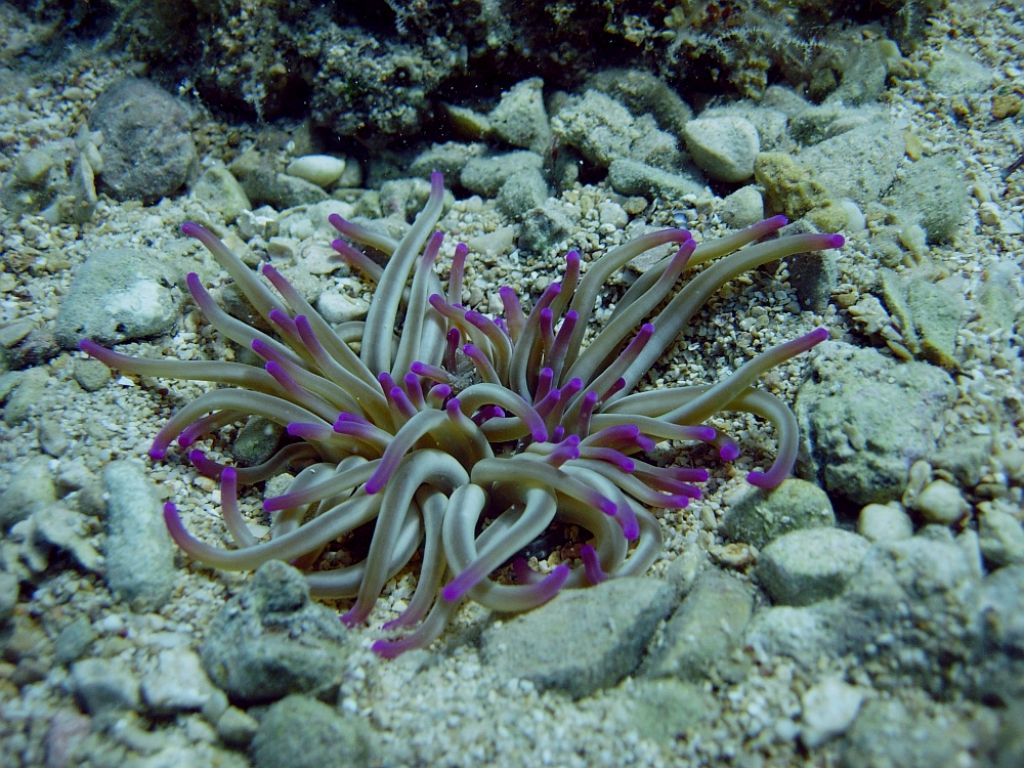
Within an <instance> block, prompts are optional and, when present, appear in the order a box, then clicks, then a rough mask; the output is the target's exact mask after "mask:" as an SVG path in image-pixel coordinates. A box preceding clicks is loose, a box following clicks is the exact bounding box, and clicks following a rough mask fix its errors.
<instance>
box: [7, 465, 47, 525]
mask: <svg viewBox="0 0 1024 768" xmlns="http://www.w3.org/2000/svg"><path fill="white" fill-rule="evenodd" d="M56 501H57V487H56V484H55V483H54V480H53V475H52V473H51V471H50V459H49V458H48V457H46V456H36V457H34V458H31V459H28V460H27V461H25V462H22V463H21V465H20V466H19V467H18V468H17V470H16V471H14V472H13V473H12V475H11V479H10V482H8V484H7V487H6V488H4V490H3V491H2V492H0V530H3V531H6V530H7V529H8V528H10V527H11V526H12V525H14V524H15V523H17V522H20V521H21V520H24V519H26V518H28V517H29V516H30V515H31V514H32V513H33V512H34V511H35V510H37V509H41V508H43V507H46V506H49V505H50V504H53V503H54V502H56Z"/></svg>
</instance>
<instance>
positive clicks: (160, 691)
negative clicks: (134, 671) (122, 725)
mask: <svg viewBox="0 0 1024 768" xmlns="http://www.w3.org/2000/svg"><path fill="white" fill-rule="evenodd" d="M215 690H216V689H215V688H214V687H213V684H212V683H211V682H210V678H208V677H207V676H206V673H205V672H204V671H203V667H202V663H201V662H200V660H199V656H198V654H196V652H195V651H193V650H192V649H191V648H168V649H166V650H163V651H161V652H160V655H159V656H157V659H156V666H155V668H154V669H152V670H151V671H150V672H149V673H148V674H146V676H145V677H144V678H143V679H142V697H143V699H144V700H145V703H146V707H147V708H148V709H149V711H151V712H153V713H155V714H158V715H169V714H174V713H175V712H195V711H198V710H201V709H203V708H204V707H205V706H206V704H207V702H208V701H209V700H210V697H211V696H213V695H214V691H215Z"/></svg>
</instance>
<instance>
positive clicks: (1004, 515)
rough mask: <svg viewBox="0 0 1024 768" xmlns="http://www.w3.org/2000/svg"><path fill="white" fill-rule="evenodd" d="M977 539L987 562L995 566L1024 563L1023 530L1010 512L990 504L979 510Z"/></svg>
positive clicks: (1019, 522)
mask: <svg viewBox="0 0 1024 768" xmlns="http://www.w3.org/2000/svg"><path fill="white" fill-rule="evenodd" d="M978 539H979V542H978V543H979V546H980V547H981V553H982V555H984V557H985V560H987V561H988V562H990V563H993V564H994V565H997V566H1002V565H1012V564H1020V563H1024V528H1022V527H1021V521H1020V520H1019V519H1017V517H1015V516H1014V515H1012V514H1011V513H1010V512H1008V511H1004V510H1002V509H999V508H998V507H996V506H994V505H993V504H991V503H989V504H985V505H984V506H983V507H982V508H981V509H979V514H978Z"/></svg>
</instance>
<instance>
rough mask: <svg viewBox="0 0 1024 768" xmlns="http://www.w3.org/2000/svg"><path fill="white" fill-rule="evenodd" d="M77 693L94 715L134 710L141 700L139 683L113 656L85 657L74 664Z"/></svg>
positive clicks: (72, 671) (73, 684)
mask: <svg viewBox="0 0 1024 768" xmlns="http://www.w3.org/2000/svg"><path fill="white" fill-rule="evenodd" d="M71 685H72V688H73V689H74V692H75V696H76V697H77V698H78V700H79V702H80V703H81V704H82V706H83V707H84V708H85V711H86V712H88V713H89V714H91V715H96V714H100V713H103V712H109V711H111V710H125V709H128V710H133V709H136V708H137V707H138V704H139V683H138V681H137V680H136V679H135V677H134V676H133V675H132V674H131V672H129V671H128V670H127V669H125V668H124V667H122V666H121V665H120V664H119V663H117V662H115V661H112V660H109V659H96V658H92V659H82V660H81V661H79V662H76V663H75V665H74V666H72V667H71Z"/></svg>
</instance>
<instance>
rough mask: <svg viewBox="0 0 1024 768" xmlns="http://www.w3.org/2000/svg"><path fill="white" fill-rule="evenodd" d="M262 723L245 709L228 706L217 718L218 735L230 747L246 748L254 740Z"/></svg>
mask: <svg viewBox="0 0 1024 768" xmlns="http://www.w3.org/2000/svg"><path fill="white" fill-rule="evenodd" d="M259 726H260V724H259V723H258V722H256V719H255V718H253V717H252V715H250V714H249V713H248V712H246V711H245V710H242V709H239V708H238V707H228V708H227V709H225V710H224V713H223V714H222V715H221V716H220V718H219V719H218V720H217V735H218V736H220V738H221V740H223V742H224V743H225V744H227V745H228V746H229V747H235V748H236V749H245V748H246V747H248V746H249V744H250V743H251V742H252V737H253V736H255V735H256V731H257V730H259Z"/></svg>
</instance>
